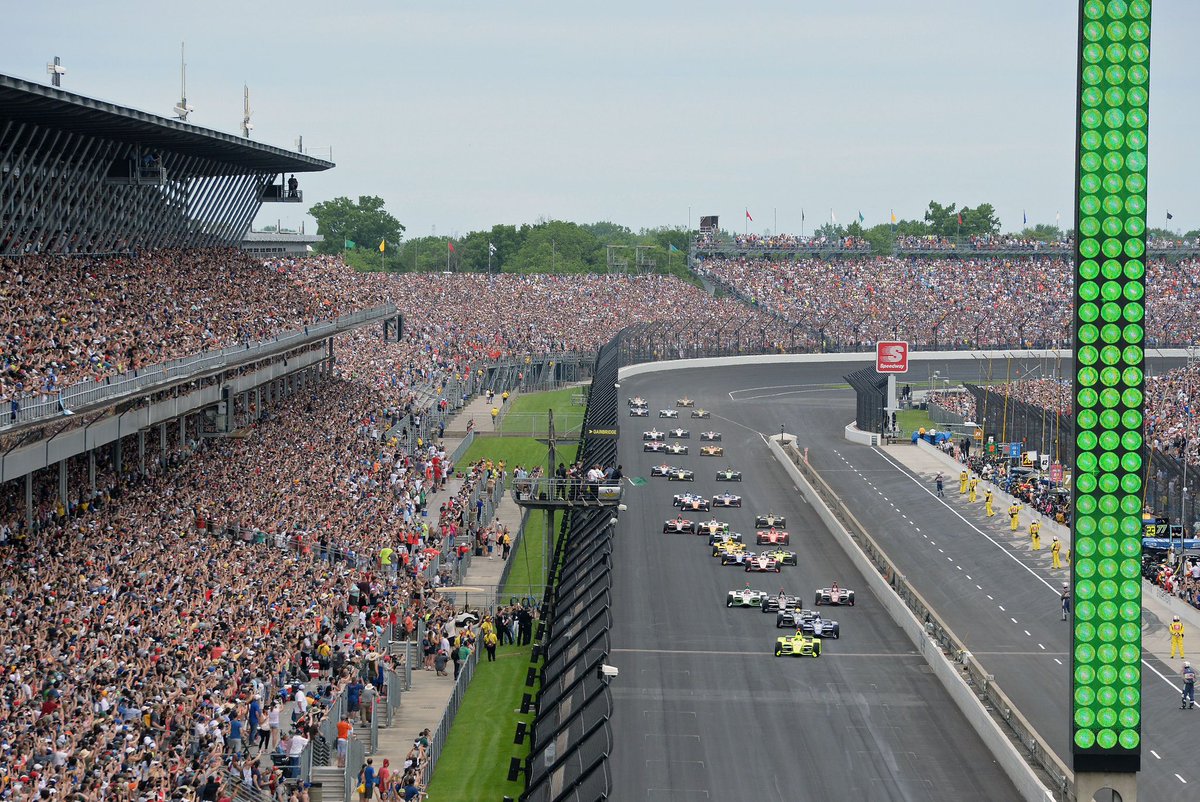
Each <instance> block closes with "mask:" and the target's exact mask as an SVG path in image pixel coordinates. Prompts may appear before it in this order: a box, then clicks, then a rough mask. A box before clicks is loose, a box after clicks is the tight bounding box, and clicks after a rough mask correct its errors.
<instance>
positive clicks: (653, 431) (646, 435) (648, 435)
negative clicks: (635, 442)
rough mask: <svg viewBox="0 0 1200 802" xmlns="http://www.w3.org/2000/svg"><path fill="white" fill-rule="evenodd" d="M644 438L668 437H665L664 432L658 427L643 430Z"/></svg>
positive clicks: (658, 438)
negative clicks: (646, 430)
mask: <svg viewBox="0 0 1200 802" xmlns="http://www.w3.org/2000/svg"><path fill="white" fill-rule="evenodd" d="M642 439H643V440H664V439H666V438H665V437H663V433H662V432H660V431H659V430H658V429H651V430H650V431H648V432H642Z"/></svg>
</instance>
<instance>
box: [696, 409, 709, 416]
mask: <svg viewBox="0 0 1200 802" xmlns="http://www.w3.org/2000/svg"><path fill="white" fill-rule="evenodd" d="M692 417H693V418H711V417H712V413H711V412H709V411H708V410H707V409H693V410H692Z"/></svg>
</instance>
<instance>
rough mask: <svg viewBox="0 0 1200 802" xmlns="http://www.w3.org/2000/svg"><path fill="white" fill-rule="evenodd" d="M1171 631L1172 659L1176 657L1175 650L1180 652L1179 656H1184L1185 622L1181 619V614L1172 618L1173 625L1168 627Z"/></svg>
mask: <svg viewBox="0 0 1200 802" xmlns="http://www.w3.org/2000/svg"><path fill="white" fill-rule="evenodd" d="M1167 629H1168V631H1170V633H1171V659H1172V660H1174V659H1175V652H1179V657H1180V658H1181V659H1182V658H1183V622H1182V621H1180V620H1179V616H1175V617H1173V618H1172V619H1171V626H1169V627H1167Z"/></svg>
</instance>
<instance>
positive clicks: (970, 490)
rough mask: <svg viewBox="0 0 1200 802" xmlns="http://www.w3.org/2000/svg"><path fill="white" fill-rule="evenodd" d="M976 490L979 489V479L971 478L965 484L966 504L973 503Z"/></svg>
mask: <svg viewBox="0 0 1200 802" xmlns="http://www.w3.org/2000/svg"><path fill="white" fill-rule="evenodd" d="M978 489H979V479H978V478H976V477H974V476H972V477H971V480H970V481H969V482H967V502H968V503H970V504H974V503H975V499H976V491H977V490H978Z"/></svg>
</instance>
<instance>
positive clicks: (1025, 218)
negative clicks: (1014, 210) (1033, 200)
mask: <svg viewBox="0 0 1200 802" xmlns="http://www.w3.org/2000/svg"><path fill="white" fill-rule="evenodd" d="M1021 225H1023V226H1027V225H1029V215H1027V214H1025V210H1024V209H1022V210H1021Z"/></svg>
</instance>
